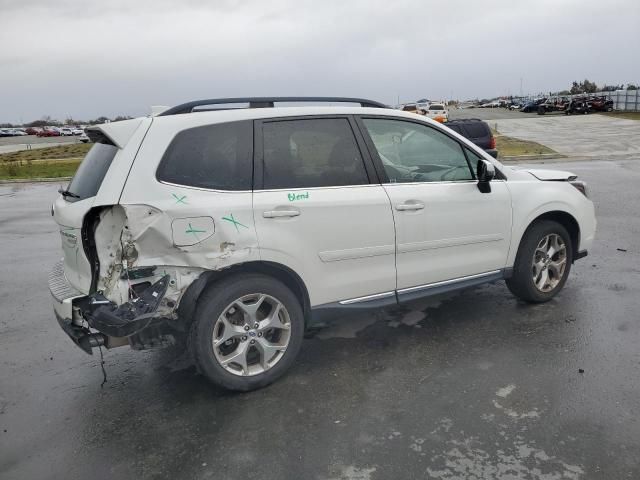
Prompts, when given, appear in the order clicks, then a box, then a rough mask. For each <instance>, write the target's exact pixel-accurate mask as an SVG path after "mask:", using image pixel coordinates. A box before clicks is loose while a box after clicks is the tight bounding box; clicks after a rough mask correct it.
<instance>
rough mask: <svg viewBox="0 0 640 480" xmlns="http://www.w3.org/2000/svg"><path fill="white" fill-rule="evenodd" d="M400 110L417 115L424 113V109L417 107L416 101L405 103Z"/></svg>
mask: <svg viewBox="0 0 640 480" xmlns="http://www.w3.org/2000/svg"><path fill="white" fill-rule="evenodd" d="M400 110H402V111H403V112H411V113H415V114H418V115H424V110H422V109H421V108H419V107H418V104H417V103H406V104H404V105H403V106H402V108H401V109H400Z"/></svg>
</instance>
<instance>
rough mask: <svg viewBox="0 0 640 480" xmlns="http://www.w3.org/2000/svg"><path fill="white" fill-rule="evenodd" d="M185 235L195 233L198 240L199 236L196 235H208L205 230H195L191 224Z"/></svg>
mask: <svg viewBox="0 0 640 480" xmlns="http://www.w3.org/2000/svg"><path fill="white" fill-rule="evenodd" d="M184 233H193V236H194V237H196V238H198V236H197V235H196V233H207V232H206V231H205V230H198V229H195V228H193V227H192V226H191V224H189V228H187V229H186V230H185V231H184Z"/></svg>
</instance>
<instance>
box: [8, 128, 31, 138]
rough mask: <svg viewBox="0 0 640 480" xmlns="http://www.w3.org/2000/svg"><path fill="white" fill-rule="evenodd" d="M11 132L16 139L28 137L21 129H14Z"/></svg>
mask: <svg viewBox="0 0 640 480" xmlns="http://www.w3.org/2000/svg"><path fill="white" fill-rule="evenodd" d="M10 130H11V133H12V134H13V136H14V137H25V136H27V133H26V132H25V131H24V130H22V129H20V128H12V129H10Z"/></svg>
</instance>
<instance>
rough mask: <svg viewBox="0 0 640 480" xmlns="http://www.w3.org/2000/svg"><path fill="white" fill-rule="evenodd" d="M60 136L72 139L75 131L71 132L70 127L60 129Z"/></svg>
mask: <svg viewBox="0 0 640 480" xmlns="http://www.w3.org/2000/svg"><path fill="white" fill-rule="evenodd" d="M60 135H62V136H63V137H72V136H73V130H71V129H70V128H68V127H63V128H61V129H60Z"/></svg>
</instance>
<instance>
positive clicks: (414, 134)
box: [363, 118, 473, 183]
mask: <svg viewBox="0 0 640 480" xmlns="http://www.w3.org/2000/svg"><path fill="white" fill-rule="evenodd" d="M363 122H364V125H365V127H366V128H367V130H368V132H369V135H370V136H371V139H372V140H373V143H374V145H375V147H376V150H377V151H378V154H379V156H380V159H381V160H382V164H383V165H384V168H385V171H386V172H387V175H388V176H389V181H390V182H392V183H409V182H447V181H462V180H473V174H472V173H471V170H470V168H469V164H468V163H467V159H466V157H465V155H464V152H463V150H462V146H461V145H460V144H459V143H458V142H456V141H455V140H453V139H452V138H449V137H448V136H447V135H445V134H444V133H442V132H440V131H438V130H437V129H435V128H432V127H429V126H426V125H420V124H417V123H412V122H403V121H401V120H388V119H383V118H375V119H374V118H366V119H363Z"/></svg>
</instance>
